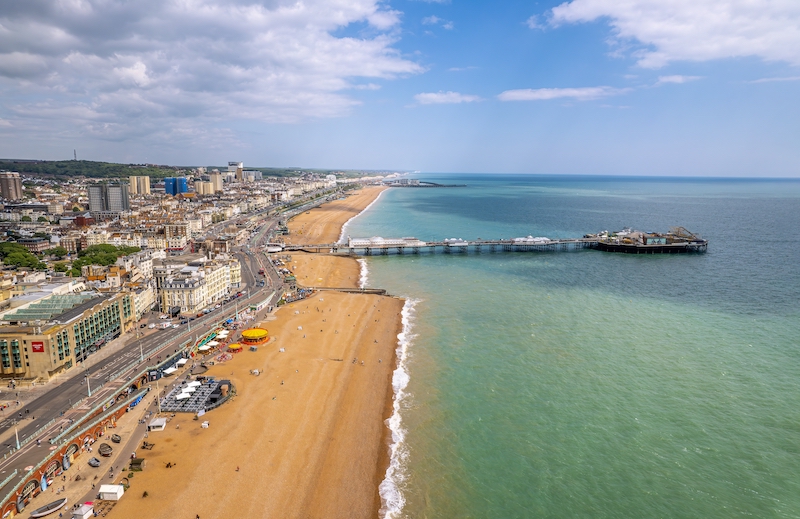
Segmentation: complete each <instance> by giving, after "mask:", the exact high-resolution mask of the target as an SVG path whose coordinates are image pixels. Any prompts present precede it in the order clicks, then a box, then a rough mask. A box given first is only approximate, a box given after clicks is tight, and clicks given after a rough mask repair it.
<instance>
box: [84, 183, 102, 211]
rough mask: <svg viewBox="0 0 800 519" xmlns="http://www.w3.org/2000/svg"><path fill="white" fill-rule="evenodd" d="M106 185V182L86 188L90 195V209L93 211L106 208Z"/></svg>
mask: <svg viewBox="0 0 800 519" xmlns="http://www.w3.org/2000/svg"><path fill="white" fill-rule="evenodd" d="M105 188H106V186H105V184H94V185H92V186H89V187H87V188H86V192H87V193H88V195H89V210H90V211H92V212H97V211H105V210H106V189H105Z"/></svg>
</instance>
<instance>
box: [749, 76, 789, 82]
mask: <svg viewBox="0 0 800 519" xmlns="http://www.w3.org/2000/svg"><path fill="white" fill-rule="evenodd" d="M776 81H800V76H790V77H765V78H761V79H755V80H753V81H750V83H774V82H776Z"/></svg>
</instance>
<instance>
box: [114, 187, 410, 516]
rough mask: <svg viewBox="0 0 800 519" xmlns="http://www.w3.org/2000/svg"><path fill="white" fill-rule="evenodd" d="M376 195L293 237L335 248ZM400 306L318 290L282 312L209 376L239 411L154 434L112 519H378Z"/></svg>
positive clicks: (313, 264)
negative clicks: (231, 391)
mask: <svg viewBox="0 0 800 519" xmlns="http://www.w3.org/2000/svg"><path fill="white" fill-rule="evenodd" d="M379 193H380V190H379V189H370V188H366V189H362V190H361V191H360V192H358V193H357V194H355V195H353V196H350V197H348V198H347V199H346V200H338V201H335V202H333V203H328V204H325V205H323V206H321V207H320V208H318V209H314V210H311V211H310V212H307V213H303V214H302V215H300V216H299V217H298V220H300V221H299V222H290V224H289V227H290V229H292V230H293V231H297V230H298V229H303V230H304V231H303V234H295V232H293V233H292V234H291V235H290V236H289V238H290V239H292V240H293V242H294V243H299V242H300V241H299V240H303V241H305V242H307V243H308V242H317V240H320V241H323V242H324V241H326V240H330V241H335V240H336V239H338V236H339V233H340V232H341V227H342V225H343V224H344V223H345V222H346V221H347V220H349V219H350V218H352V217H353V216H355V215H357V214H358V213H359V212H360V211H361V210H363V209H364V207H366V206H367V205H368V204H369V203H370V202H372V201H373V200H375V198H376V197H377V196H378V194H379ZM315 217H316V218H317V220H315ZM298 226H299V227H298ZM288 264H289V265H290V266H291V268H292V269H293V271H294V272H295V274H296V276H297V279H298V284H300V285H303V286H326V287H355V286H358V278H359V267H358V264H357V262H356V260H354V259H352V258H342V257H330V256H322V255H300V254H295V255H293V256H292V259H291V261H290V262H289V263H288ZM403 303H404V302H403V300H402V299H397V298H393V297H386V296H375V295H363V294H345V293H342V292H337V291H320V292H316V293H315V294H314V295H313V296H312V297H310V298H308V299H305V300H301V301H297V302H295V303H292V304H288V305H284V306H282V307H280V308H279V309H278V310H277V311H276V312H275V314H274V315H273V316H269V317H267V318H266V320H265V321H262V322H261V324H262V326H264V327H266V328H267V329H268V330H269V332H270V336H271V340H270V342H269V343H267V344H266V345H264V346H261V347H259V349H258V351H257V352H250V351H244V352H242V353H239V354H236V355H234V356H233V359H232V360H230V361H227V362H224V363H218V364H216V365H214V366H213V367H211V368H210V369H209V371H208V372H207V373H206V375H211V376H215V377H218V378H224V379H230V380H231V381H232V382H233V384H234V386H235V387H236V396H235V397H234V398H233V399H232V400H231V401H229V402H227V403H225V404H224V405H223V406H221V407H220V408H218V409H216V410H214V411H211V412H209V413H207V414H206V415H204V416H203V417H202V419H201V420H199V421H196V420H193V418H194V417H193V415H190V414H177V415H176V416H175V417H174V418H172V419H171V421H170V422H169V424H168V426H167V429H166V430H165V431H162V432H152V433H150V434H149V438H148V441H150V442H153V443H155V447H154V448H153V449H152V450H151V451H142V450H140V451H139V452H138V455H139V456H140V457H145V458H146V459H147V467H146V469H145V470H144V471H143V472H140V473H136V474H135V477H134V478H132V479H131V488H130V490H129V492H128V493H127V495H126V496H125V498H123V499H122V500H121V501H120V502H119V504H118V505H117V506H116V508H115V509H114V510H113V512H112V516H113V517H119V518H139V517H142V516H143V514H144V515H146V516H147V517H152V518H162V517H163V518H173V517H190V518H191V517H195V516H196V515H199V516H200V517H201V518H203V519H206V518H224V517H232V516H238V517H252V518H273V517H319V518H322V517H325V518H331V517H333V518H335V517H348V518H350V517H374V516H376V515H377V514H378V510H379V508H380V504H381V503H380V497H379V495H378V485H379V483H380V481H381V480H382V479H383V476H384V473H385V471H386V467H387V464H388V461H389V460H388V439H389V435H388V430H387V427H386V425H385V423H384V421H385V420H386V419H388V418H389V416H390V414H391V402H392V384H391V378H392V372H393V370H394V367H395V349H396V347H397V335H398V333H400V331H401V322H400V313H401V310H402V307H403ZM237 336H238V335H237ZM280 349H283V350H284V351H283V352H281V351H280ZM256 369H257V370H259V372H260V373H259V375H254V374H252V370H256ZM203 420H208V421H209V427H208V428H201V426H200V424H201V422H202V421H203ZM168 463H169V464H171V465H172V466H171V468H167V464H168ZM144 492H147V497H143V493H144Z"/></svg>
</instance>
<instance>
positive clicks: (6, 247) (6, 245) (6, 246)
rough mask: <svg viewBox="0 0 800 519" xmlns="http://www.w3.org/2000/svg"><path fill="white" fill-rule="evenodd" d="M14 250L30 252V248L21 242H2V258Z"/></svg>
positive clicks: (0, 257)
mask: <svg viewBox="0 0 800 519" xmlns="http://www.w3.org/2000/svg"><path fill="white" fill-rule="evenodd" d="M14 252H28V249H26V248H25V247H23V246H22V245H20V244H19V243H14V242H10V241H7V242H3V243H0V259H5V258H6V257H7V256H8V255H9V254H12V253H14Z"/></svg>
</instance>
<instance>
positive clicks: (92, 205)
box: [86, 182, 131, 213]
mask: <svg viewBox="0 0 800 519" xmlns="http://www.w3.org/2000/svg"><path fill="white" fill-rule="evenodd" d="M86 190H87V192H88V195H89V211H92V212H100V211H112V212H117V213H119V212H122V211H130V209H131V204H130V199H129V198H128V184H126V183H124V182H122V183H120V184H94V185H91V186H89V187H88V188H87V189H86Z"/></svg>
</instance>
